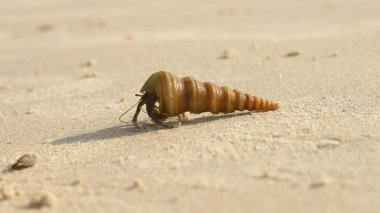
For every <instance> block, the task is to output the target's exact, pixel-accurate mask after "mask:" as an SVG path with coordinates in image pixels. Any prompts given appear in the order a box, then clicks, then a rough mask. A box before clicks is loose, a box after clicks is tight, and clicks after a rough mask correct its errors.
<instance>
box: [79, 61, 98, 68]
mask: <svg viewBox="0 0 380 213" xmlns="http://www.w3.org/2000/svg"><path fill="white" fill-rule="evenodd" d="M97 63H98V62H97V61H96V60H95V59H89V60H87V61H85V62H83V63H81V64H79V67H81V68H85V67H92V66H95V65H96V64H97Z"/></svg>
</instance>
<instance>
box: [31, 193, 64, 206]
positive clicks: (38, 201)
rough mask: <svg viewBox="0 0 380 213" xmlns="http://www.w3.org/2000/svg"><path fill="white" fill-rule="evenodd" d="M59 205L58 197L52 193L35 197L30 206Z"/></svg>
mask: <svg viewBox="0 0 380 213" xmlns="http://www.w3.org/2000/svg"><path fill="white" fill-rule="evenodd" d="M56 205H57V198H56V197H55V196H54V195H52V194H44V195H42V196H40V197H38V198H33V199H32V200H31V202H30V203H29V205H28V207H29V208H37V209H41V208H46V207H48V208H52V207H54V206H56Z"/></svg>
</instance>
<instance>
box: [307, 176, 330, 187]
mask: <svg viewBox="0 0 380 213" xmlns="http://www.w3.org/2000/svg"><path fill="white" fill-rule="evenodd" d="M331 183H332V181H331V179H330V178H327V177H323V178H321V179H320V180H316V181H314V182H312V183H311V184H310V185H309V187H310V188H311V189H317V188H322V187H326V186H328V185H331Z"/></svg>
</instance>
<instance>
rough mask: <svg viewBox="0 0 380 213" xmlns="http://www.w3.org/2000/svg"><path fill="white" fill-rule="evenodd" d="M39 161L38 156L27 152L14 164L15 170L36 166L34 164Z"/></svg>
mask: <svg viewBox="0 0 380 213" xmlns="http://www.w3.org/2000/svg"><path fill="white" fill-rule="evenodd" d="M36 161H37V157H36V156H35V155H30V154H25V155H23V156H21V157H20V158H19V159H18V160H17V161H16V163H14V164H13V165H12V167H11V168H12V169H13V170H21V169H26V168H29V167H32V166H34V164H35V163H36Z"/></svg>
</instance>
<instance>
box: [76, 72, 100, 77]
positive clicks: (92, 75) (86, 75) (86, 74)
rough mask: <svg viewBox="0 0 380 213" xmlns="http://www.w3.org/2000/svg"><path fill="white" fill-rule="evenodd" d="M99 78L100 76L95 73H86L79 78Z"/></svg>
mask: <svg viewBox="0 0 380 213" xmlns="http://www.w3.org/2000/svg"><path fill="white" fill-rule="evenodd" d="M97 77H98V74H96V73H95V72H89V73H85V74H84V75H82V76H81V77H79V78H80V79H88V78H97Z"/></svg>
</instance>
